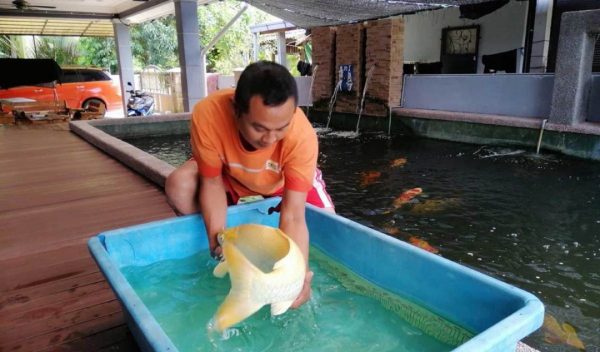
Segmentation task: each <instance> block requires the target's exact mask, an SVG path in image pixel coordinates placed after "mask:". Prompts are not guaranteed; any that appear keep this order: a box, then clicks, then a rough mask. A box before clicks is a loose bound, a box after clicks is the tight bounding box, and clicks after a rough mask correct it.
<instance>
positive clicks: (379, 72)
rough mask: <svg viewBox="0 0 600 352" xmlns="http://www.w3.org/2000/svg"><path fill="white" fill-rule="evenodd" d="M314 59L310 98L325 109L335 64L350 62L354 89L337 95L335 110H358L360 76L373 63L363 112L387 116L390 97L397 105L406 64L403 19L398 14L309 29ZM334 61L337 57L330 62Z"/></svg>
mask: <svg viewBox="0 0 600 352" xmlns="http://www.w3.org/2000/svg"><path fill="white" fill-rule="evenodd" d="M312 40H313V58H314V59H313V60H314V63H315V64H318V65H319V68H318V72H317V74H316V77H315V83H314V88H313V97H314V101H315V108H316V109H318V110H326V109H327V103H328V102H329V99H330V98H331V95H332V94H333V89H334V88H335V84H336V83H337V81H338V79H339V73H338V72H337V71H338V70H339V66H340V65H342V64H352V65H353V66H354V72H353V73H354V86H353V88H352V92H347V93H345V92H344V93H340V94H338V99H337V102H336V106H335V111H337V112H344V113H358V110H357V109H358V107H359V104H360V99H361V96H362V91H363V86H364V82H363V75H366V74H367V72H368V71H369V69H370V68H371V67H374V68H373V71H372V75H371V79H370V81H369V83H368V87H367V91H366V98H365V110H364V111H363V114H365V115H375V116H378V115H379V116H384V115H387V106H388V102H389V103H390V104H391V105H392V106H397V105H399V104H400V96H401V94H402V65H403V63H404V51H403V47H404V22H403V20H402V19H401V18H393V19H385V20H378V21H369V22H365V23H360V24H350V25H343V26H338V27H318V28H313V29H312ZM334 60H335V61H334Z"/></svg>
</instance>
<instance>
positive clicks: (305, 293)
mask: <svg viewBox="0 0 600 352" xmlns="http://www.w3.org/2000/svg"><path fill="white" fill-rule="evenodd" d="M313 275H314V273H313V272H312V271H310V270H309V271H307V272H306V276H305V277H304V286H303V287H302V291H300V294H299V295H298V297H297V298H296V300H295V301H294V303H292V308H298V307H300V306H301V305H303V304H304V303H306V301H308V300H309V299H310V295H311V293H312V289H311V287H310V284H311V282H312V278H313Z"/></svg>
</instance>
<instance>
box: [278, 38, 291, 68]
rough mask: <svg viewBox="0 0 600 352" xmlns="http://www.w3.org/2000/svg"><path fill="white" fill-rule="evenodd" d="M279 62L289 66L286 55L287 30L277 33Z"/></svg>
mask: <svg viewBox="0 0 600 352" xmlns="http://www.w3.org/2000/svg"><path fill="white" fill-rule="evenodd" d="M277 62H278V63H280V64H281V65H283V66H285V67H288V63H287V57H286V55H285V32H278V33H277ZM288 68H289V67H288Z"/></svg>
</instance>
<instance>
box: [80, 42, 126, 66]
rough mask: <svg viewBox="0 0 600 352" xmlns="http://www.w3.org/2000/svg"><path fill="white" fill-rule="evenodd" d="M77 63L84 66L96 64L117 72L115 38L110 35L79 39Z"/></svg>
mask: <svg viewBox="0 0 600 352" xmlns="http://www.w3.org/2000/svg"><path fill="white" fill-rule="evenodd" d="M79 52H80V54H81V56H80V57H79V60H78V63H79V64H80V65H84V66H96V67H101V68H103V69H108V70H110V72H111V73H113V74H116V73H117V54H116V47H115V40H114V39H113V38H111V37H84V38H81V39H80V40H79Z"/></svg>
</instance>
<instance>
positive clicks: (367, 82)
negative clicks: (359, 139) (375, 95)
mask: <svg viewBox="0 0 600 352" xmlns="http://www.w3.org/2000/svg"><path fill="white" fill-rule="evenodd" d="M374 69H375V65H373V66H371V68H370V69H369V71H367V75H366V77H365V86H364V87H363V91H362V98H361V99H360V109H359V110H358V121H356V133H358V126H359V125H360V116H361V115H362V112H363V109H364V107H365V94H366V93H367V86H368V85H369V80H370V79H371V75H372V73H373V70H374Z"/></svg>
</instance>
